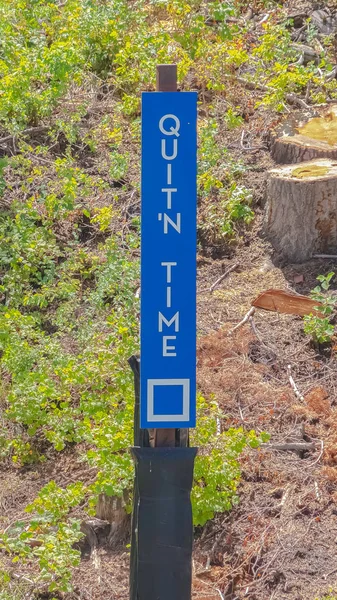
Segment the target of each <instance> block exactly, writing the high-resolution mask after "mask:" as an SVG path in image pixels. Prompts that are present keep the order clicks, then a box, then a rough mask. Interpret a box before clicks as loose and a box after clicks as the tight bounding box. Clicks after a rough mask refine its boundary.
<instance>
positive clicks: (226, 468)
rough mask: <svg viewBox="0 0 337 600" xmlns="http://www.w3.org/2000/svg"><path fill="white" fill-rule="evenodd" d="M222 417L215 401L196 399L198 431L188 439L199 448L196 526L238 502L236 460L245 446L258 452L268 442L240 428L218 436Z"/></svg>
mask: <svg viewBox="0 0 337 600" xmlns="http://www.w3.org/2000/svg"><path fill="white" fill-rule="evenodd" d="M224 416H225V415H224V414H223V413H222V411H221V410H220V409H219V407H218V404H217V403H216V402H215V401H214V400H213V401H206V400H205V398H203V397H201V396H199V397H198V421H197V428H196V430H195V431H194V432H193V433H192V436H191V443H192V445H194V446H200V450H199V453H198V456H197V458H196V461H195V469H194V486H193V490H192V506H193V520H194V524H195V525H204V524H205V523H206V521H208V520H209V519H212V518H213V517H214V515H215V513H217V512H224V511H227V510H230V508H231V507H232V506H233V505H234V504H236V503H237V502H238V496H237V493H236V492H237V486H238V483H239V481H240V475H241V470H240V464H239V457H240V455H241V454H242V452H243V451H244V449H245V448H246V447H247V446H250V447H251V448H258V447H259V445H260V443H261V442H265V441H267V440H268V439H269V436H267V435H266V434H261V435H260V436H258V435H257V434H256V433H255V431H249V432H246V431H244V430H243V428H242V427H240V428H239V429H233V428H231V429H228V430H227V431H223V432H221V431H220V423H221V421H222V420H223V419H224Z"/></svg>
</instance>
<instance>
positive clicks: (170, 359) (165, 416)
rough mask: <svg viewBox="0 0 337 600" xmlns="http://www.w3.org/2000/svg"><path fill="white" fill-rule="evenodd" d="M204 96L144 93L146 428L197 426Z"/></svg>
mask: <svg viewBox="0 0 337 600" xmlns="http://www.w3.org/2000/svg"><path fill="white" fill-rule="evenodd" d="M196 122H197V94H196V93H195V92H181V93H178V92H145V93H143V95H142V247H141V361H140V364H141V378H140V381H141V427H142V428H143V429H145V428H164V427H165V428H179V427H186V428H188V427H195V418H196V415H195V413H196V197H197V194H196V171H197V167H196V164H197V160H196V153H197V127H196Z"/></svg>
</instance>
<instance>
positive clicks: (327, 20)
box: [311, 9, 337, 35]
mask: <svg viewBox="0 0 337 600" xmlns="http://www.w3.org/2000/svg"><path fill="white" fill-rule="evenodd" d="M311 22H312V24H313V25H314V26H315V27H316V28H317V29H318V31H319V32H320V33H323V34H325V35H330V34H331V33H335V31H336V30H337V17H336V15H335V14H334V15H331V14H330V13H329V10H328V9H321V10H314V11H313V12H312V13H311Z"/></svg>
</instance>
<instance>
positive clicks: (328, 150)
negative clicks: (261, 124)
mask: <svg viewBox="0 0 337 600" xmlns="http://www.w3.org/2000/svg"><path fill="white" fill-rule="evenodd" d="M271 154H272V157H273V159H274V160H275V162H277V163H278V164H279V165H282V164H283V165H285V164H287V165H289V164H294V163H299V162H303V161H309V160H313V159H314V158H331V159H337V104H333V105H331V106H329V107H324V108H322V109H320V113H319V114H318V113H317V114H316V116H315V117H311V118H309V117H306V118H303V119H302V120H299V121H297V122H296V121H293V120H289V119H288V120H287V121H286V122H285V123H284V124H283V125H281V126H280V127H278V128H277V130H276V131H275V132H273V133H272V143H271Z"/></svg>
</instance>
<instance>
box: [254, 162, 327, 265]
mask: <svg viewBox="0 0 337 600" xmlns="http://www.w3.org/2000/svg"><path fill="white" fill-rule="evenodd" d="M264 229H265V233H266V235H267V237H268V239H269V240H270V241H271V243H272V245H273V247H274V248H275V250H276V251H277V252H278V253H279V254H280V256H281V257H282V258H283V259H285V260H286V261H288V262H295V263H296V262H297V263H299V262H303V261H306V260H308V259H310V258H311V257H312V255H313V254H316V253H321V252H324V253H325V252H326V253H332V252H334V253H336V251H337V162H333V161H331V160H328V159H321V160H315V161H311V162H308V163H302V164H301V165H299V166H298V167H294V166H291V165H287V166H284V167H279V168H277V169H272V170H271V171H269V180H268V185H267V203H266V211H265V219H264Z"/></svg>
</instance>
